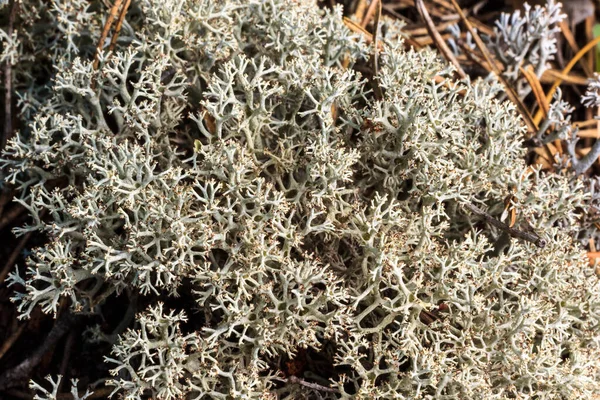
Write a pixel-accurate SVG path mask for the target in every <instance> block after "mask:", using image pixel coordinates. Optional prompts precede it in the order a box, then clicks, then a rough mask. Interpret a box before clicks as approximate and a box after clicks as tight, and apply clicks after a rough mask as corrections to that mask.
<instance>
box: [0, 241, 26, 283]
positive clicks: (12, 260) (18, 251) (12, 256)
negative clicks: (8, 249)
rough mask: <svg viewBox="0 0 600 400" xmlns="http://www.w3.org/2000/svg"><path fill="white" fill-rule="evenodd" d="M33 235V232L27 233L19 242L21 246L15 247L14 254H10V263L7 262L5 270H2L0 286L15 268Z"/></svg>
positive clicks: (0, 272)
mask: <svg viewBox="0 0 600 400" xmlns="http://www.w3.org/2000/svg"><path fill="white" fill-rule="evenodd" d="M32 234H33V231H30V232H27V233H26V234H25V235H24V236H23V238H21V240H20V241H19V244H17V247H15V248H14V249H13V251H12V253H10V256H9V257H8V261H6V264H5V265H4V268H2V271H0V285H1V284H2V283H3V282H4V280H5V279H6V277H7V276H8V273H9V272H10V270H11V269H12V267H14V265H15V262H16V261H17V258H18V257H19V254H21V251H22V250H23V248H24V247H25V245H26V244H27V242H28V241H29V239H31V235H32Z"/></svg>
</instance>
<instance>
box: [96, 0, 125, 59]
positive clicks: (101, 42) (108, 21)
mask: <svg viewBox="0 0 600 400" xmlns="http://www.w3.org/2000/svg"><path fill="white" fill-rule="evenodd" d="M121 3H123V0H115V4H113V6H112V8H111V9H110V14H108V17H107V18H106V22H105V23H104V28H103V29H102V34H101V35H100V40H99V41H98V46H97V47H96V54H95V55H94V70H97V69H98V64H99V63H100V53H101V52H102V47H103V46H104V42H105V41H106V38H107V37H108V32H109V31H110V27H111V26H112V24H113V21H114V20H115V18H116V17H117V14H118V13H119V8H120V7H121Z"/></svg>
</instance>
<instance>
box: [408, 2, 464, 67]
mask: <svg viewBox="0 0 600 400" xmlns="http://www.w3.org/2000/svg"><path fill="white" fill-rule="evenodd" d="M415 6H416V7H417V10H418V11H419V14H421V18H423V20H424V21H425V26H426V27H427V31H428V32H429V34H430V35H431V37H432V38H433V40H434V42H435V45H436V46H437V48H438V49H439V50H440V52H441V53H442V55H443V56H444V58H445V59H446V60H447V61H448V62H449V63H451V64H452V65H454V67H455V68H456V73H457V74H458V76H460V78H461V79H467V74H465V71H463V69H462V67H461V66H460V63H459V62H458V60H457V59H456V57H454V54H452V51H451V50H450V48H449V47H448V45H447V44H446V42H445V41H444V39H443V38H442V36H441V35H440V33H439V32H438V31H437V29H436V28H435V25H434V23H433V21H432V20H431V17H430V16H429V12H428V11H427V8H426V7H425V4H424V3H423V0H415Z"/></svg>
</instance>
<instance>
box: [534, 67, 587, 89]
mask: <svg viewBox="0 0 600 400" xmlns="http://www.w3.org/2000/svg"><path fill="white" fill-rule="evenodd" d="M557 79H562V80H563V81H564V82H565V83H567V84H569V85H579V86H587V85H588V84H589V83H590V82H589V80H588V78H587V77H585V76H583V75H575V74H568V75H566V74H563V73H562V72H560V71H557V70H555V69H547V70H545V71H544V73H543V74H542V77H541V78H540V81H541V82H542V83H554V81H555V80H557Z"/></svg>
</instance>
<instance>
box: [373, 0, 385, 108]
mask: <svg viewBox="0 0 600 400" xmlns="http://www.w3.org/2000/svg"><path fill="white" fill-rule="evenodd" d="M373 1H374V2H376V3H377V9H376V10H375V31H374V32H373V85H374V86H375V98H376V99H377V100H381V99H383V92H382V91H381V86H379V81H378V79H379V78H378V76H379V64H378V62H377V59H378V58H379V52H378V51H377V40H378V39H379V19H380V18H381V1H382V0H373Z"/></svg>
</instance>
